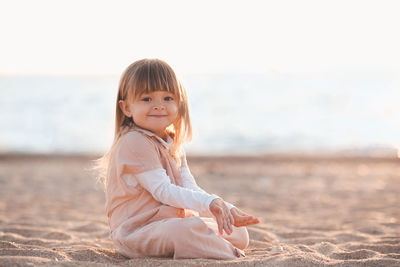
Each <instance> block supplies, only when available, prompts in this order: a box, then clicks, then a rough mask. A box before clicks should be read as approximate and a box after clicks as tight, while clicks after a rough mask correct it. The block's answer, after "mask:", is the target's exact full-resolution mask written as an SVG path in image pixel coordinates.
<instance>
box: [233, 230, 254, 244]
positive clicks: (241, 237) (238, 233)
mask: <svg viewBox="0 0 400 267" xmlns="http://www.w3.org/2000/svg"><path fill="white" fill-rule="evenodd" d="M234 231H235V239H234V240H233V241H234V242H232V244H233V245H234V246H235V247H237V248H238V249H245V248H247V246H248V245H249V242H250V238H249V233H248V232H247V228H246V227H244V226H243V227H235V230H234Z"/></svg>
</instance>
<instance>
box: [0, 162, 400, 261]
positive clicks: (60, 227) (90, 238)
mask: <svg viewBox="0 0 400 267" xmlns="http://www.w3.org/2000/svg"><path fill="white" fill-rule="evenodd" d="M90 159H91V157H89V156H87V157H84V156H24V155H2V156H0V266H55V265H56V266H400V160H398V159H390V158H379V159H377V158H345V157H335V158H333V157H331V158H329V157H301V156H280V157H278V156H265V157H235V158H230V157H218V158H216V157H191V158H189V164H190V167H191V169H192V172H193V174H194V175H195V176H196V177H197V181H198V184H199V185H200V186H202V187H203V188H204V189H206V190H207V191H209V192H210V193H215V194H218V195H220V196H222V197H224V198H225V199H226V200H228V201H230V202H232V203H234V204H236V206H238V207H239V208H241V209H243V210H244V211H246V212H248V213H250V214H252V215H255V216H257V217H258V218H259V219H260V220H261V223H260V224H258V225H256V226H252V227H249V228H248V230H249V234H250V238H251V241H250V246H249V247H248V248H247V249H246V250H245V252H246V257H245V258H241V259H237V260H233V261H216V260H206V259H191V260H172V259H165V258H144V259H128V258H125V257H123V256H122V255H120V254H118V253H117V252H116V251H115V249H114V248H113V245H112V243H111V241H110V240H109V237H108V225H107V220H106V217H105V213H104V193H103V191H102V188H101V186H99V185H97V186H96V183H95V180H94V177H93V174H92V173H91V172H90V171H88V170H87V169H88V168H89V167H90ZM279 248H281V249H282V250H281V251H280V249H279Z"/></svg>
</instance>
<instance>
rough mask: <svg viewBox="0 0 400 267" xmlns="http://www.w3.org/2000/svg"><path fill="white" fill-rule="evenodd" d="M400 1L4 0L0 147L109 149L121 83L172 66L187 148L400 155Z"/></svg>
mask: <svg viewBox="0 0 400 267" xmlns="http://www.w3.org/2000/svg"><path fill="white" fill-rule="evenodd" d="M399 11H400V3H398V2H397V1H353V0H347V1H340V0H339V1H321V0H319V1H286V0H280V1H208V0H206V1H183V0H182V1H90V0H88V1H71V0H70V1H43V0H39V1H18V0H17V1H0V32H1V42H0V152H1V153H104V152H105V151H106V150H107V149H108V148H109V146H110V145H111V142H112V138H113V130H114V110H115V98H116V92H117V86H118V80H119V77H120V74H121V73H122V71H123V70H124V69H125V68H126V67H127V66H128V65H129V64H130V63H132V62H133V61H135V60H138V59H141V58H160V59H163V60H165V61H167V62H168V63H169V64H170V65H171V66H172V67H173V68H174V69H175V71H176V73H177V74H178V76H179V77H180V78H181V80H182V82H183V84H184V86H185V87H186V89H187V92H188V95H189V102H190V108H191V117H192V121H193V126H194V139H193V141H192V142H191V143H190V144H188V145H187V146H186V147H187V151H188V153H189V154H271V153H300V154H301V153H305V154H307V153H312V154H315V153H317V154H332V153H340V154H352V155H353V154H355V155H391V156H392V155H397V151H398V148H399V147H400V117H399V105H398V102H399V99H400V90H399V89H400V52H399V47H400V35H399V34H398V26H399V25H400V17H399V16H398V13H399Z"/></svg>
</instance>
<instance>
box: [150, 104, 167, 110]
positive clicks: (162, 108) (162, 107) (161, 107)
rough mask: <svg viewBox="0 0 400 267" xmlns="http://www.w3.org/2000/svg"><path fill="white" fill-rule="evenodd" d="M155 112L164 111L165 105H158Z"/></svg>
mask: <svg viewBox="0 0 400 267" xmlns="http://www.w3.org/2000/svg"><path fill="white" fill-rule="evenodd" d="M153 109H154V110H164V109H165V107H164V106H163V105H156V106H154V107H153Z"/></svg>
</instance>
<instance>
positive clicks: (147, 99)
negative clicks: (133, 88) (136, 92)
mask: <svg viewBox="0 0 400 267" xmlns="http://www.w3.org/2000/svg"><path fill="white" fill-rule="evenodd" d="M150 100H151V98H150V97H144V98H142V101H145V102H149V101H150Z"/></svg>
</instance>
